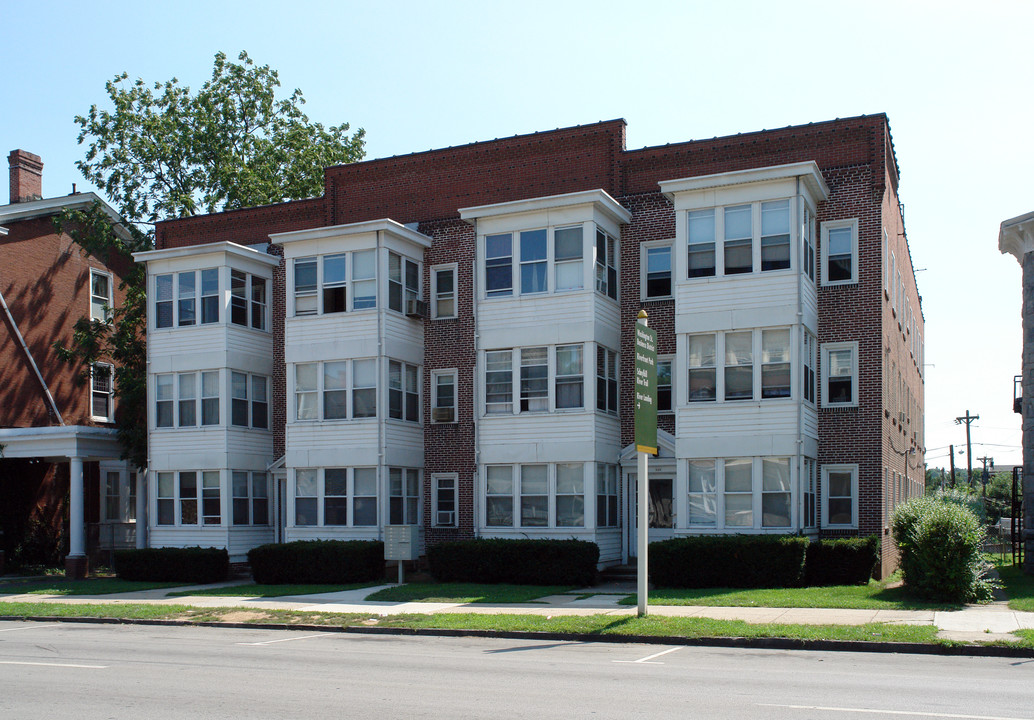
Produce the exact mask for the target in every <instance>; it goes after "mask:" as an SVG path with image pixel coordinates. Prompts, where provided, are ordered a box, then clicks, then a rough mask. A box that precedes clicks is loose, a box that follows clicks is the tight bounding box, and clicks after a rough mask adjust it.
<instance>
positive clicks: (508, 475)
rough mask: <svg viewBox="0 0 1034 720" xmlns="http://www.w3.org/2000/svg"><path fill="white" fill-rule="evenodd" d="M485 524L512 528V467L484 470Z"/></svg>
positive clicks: (497, 466) (500, 466)
mask: <svg viewBox="0 0 1034 720" xmlns="http://www.w3.org/2000/svg"><path fill="white" fill-rule="evenodd" d="M485 481H486V487H485V524H486V525H488V526H489V527H513V466H511V465H489V466H488V467H487V468H485Z"/></svg>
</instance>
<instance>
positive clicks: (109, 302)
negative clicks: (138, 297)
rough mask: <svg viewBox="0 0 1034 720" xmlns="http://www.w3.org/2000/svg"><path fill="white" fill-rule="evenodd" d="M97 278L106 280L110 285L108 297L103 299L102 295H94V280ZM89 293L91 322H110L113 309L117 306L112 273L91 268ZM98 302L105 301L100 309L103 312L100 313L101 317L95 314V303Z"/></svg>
mask: <svg viewBox="0 0 1034 720" xmlns="http://www.w3.org/2000/svg"><path fill="white" fill-rule="evenodd" d="M95 277H102V278H104V279H105V280H106V281H107V283H108V293H107V296H105V297H101V296H100V295H94V293H93V279H94V278H95ZM89 292H90V319H91V320H99V321H101V322H106V321H108V320H110V319H111V313H112V309H113V307H114V305H115V299H114V297H115V288H114V276H113V275H112V274H111V273H110V272H105V271H103V270H98V269H97V268H90V287H89ZM98 300H103V301H104V304H103V306H102V307H101V308H100V310H101V312H100V315H99V316H98V314H97V313H95V312H94V303H95V302H97V301H98Z"/></svg>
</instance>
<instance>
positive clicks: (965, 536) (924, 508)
mask: <svg viewBox="0 0 1034 720" xmlns="http://www.w3.org/2000/svg"><path fill="white" fill-rule="evenodd" d="M892 527H893V529H894V539H895V541H896V542H897V544H898V550H899V551H900V553H901V573H902V576H903V579H904V581H905V587H906V588H908V590H909V592H910V593H912V594H913V595H915V596H916V597H919V598H922V599H924V600H932V601H935V602H979V601H983V600H988V599H990V597H991V593H992V591H993V588H994V586H993V584H992V583H991V582H990V581H989V580H988V579H987V578H986V577H985V575H986V572H987V570H988V565H987V563H986V561H985V560H984V558H983V555H982V553H981V546H982V544H983V541H984V526H983V525H982V524H981V522H980V519H979V518H978V517H977V515H976V514H975V513H974V512H973V511H972V510H971V509H969V507H967V506H966V504H965V503H960V502H958V498H953V497H946V496H934V497H920V498H914V499H912V500H909V501H908V502H906V503H904V504H903V505H901V506H900V507H898V509H897V510H895V511H894V516H893V519H892Z"/></svg>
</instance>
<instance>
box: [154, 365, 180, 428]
mask: <svg viewBox="0 0 1034 720" xmlns="http://www.w3.org/2000/svg"><path fill="white" fill-rule="evenodd" d="M175 382H176V376H175V375H155V376H154V385H155V413H154V416H155V423H154V424H155V427H172V422H173V414H174V413H173V406H172V405H173V395H174V393H175V390H174V387H175Z"/></svg>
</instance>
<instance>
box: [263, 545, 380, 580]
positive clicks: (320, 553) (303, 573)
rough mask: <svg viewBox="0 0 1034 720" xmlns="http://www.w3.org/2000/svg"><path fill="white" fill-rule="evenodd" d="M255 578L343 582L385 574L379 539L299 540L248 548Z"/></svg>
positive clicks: (371, 578) (374, 577)
mask: <svg viewBox="0 0 1034 720" xmlns="http://www.w3.org/2000/svg"><path fill="white" fill-rule="evenodd" d="M248 563H249V564H250V565H251V575H252V577H254V578H255V582H257V583H262V584H268V585H285V584H288V583H299V584H306V583H313V584H326V585H342V584H347V583H359V582H367V581H370V580H378V579H380V578H383V577H384V543H382V542H380V541H379V540H299V541H296V542H289V543H272V544H269V545H259V546H258V547H256V548H252V549H251V550H250V551H248Z"/></svg>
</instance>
